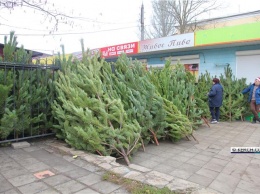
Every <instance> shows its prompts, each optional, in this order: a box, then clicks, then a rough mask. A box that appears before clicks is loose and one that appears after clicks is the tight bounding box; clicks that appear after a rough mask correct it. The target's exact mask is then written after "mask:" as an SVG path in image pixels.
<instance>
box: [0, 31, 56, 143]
mask: <svg viewBox="0 0 260 194" xmlns="http://www.w3.org/2000/svg"><path fill="white" fill-rule="evenodd" d="M0 61H1V62H0V63H1V67H3V68H2V69H1V70H0V93H1V100H0V140H6V139H8V137H10V138H11V139H14V138H19V137H27V136H34V135H40V134H44V133H46V130H48V129H50V128H51V127H52V125H53V124H52V115H51V103H52V102H51V100H53V98H52V96H53V94H54V92H51V90H52V91H53V89H52V88H53V86H52V84H50V83H49V82H50V81H51V79H49V77H50V75H51V71H50V70H47V69H42V68H36V66H33V65H31V64H32V53H31V52H30V53H28V52H27V51H25V49H24V48H23V46H22V47H21V48H19V49H17V39H16V37H15V35H14V32H11V33H10V39H9V40H8V39H7V37H5V44H4V49H3V57H2V58H1V57H0Z"/></svg>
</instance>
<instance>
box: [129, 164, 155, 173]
mask: <svg viewBox="0 0 260 194" xmlns="http://www.w3.org/2000/svg"><path fill="white" fill-rule="evenodd" d="M129 168H131V169H134V170H137V171H140V172H149V171H151V169H149V168H145V167H142V166H139V165H136V164H130V165H129Z"/></svg>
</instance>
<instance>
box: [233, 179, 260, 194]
mask: <svg viewBox="0 0 260 194" xmlns="http://www.w3.org/2000/svg"><path fill="white" fill-rule="evenodd" d="M237 187H238V188H240V189H243V190H246V191H249V192H251V193H260V186H259V185H256V184H253V183H251V182H247V181H244V180H241V181H240V182H239V183H238V185H237Z"/></svg>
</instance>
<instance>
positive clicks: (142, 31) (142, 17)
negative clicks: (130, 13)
mask: <svg viewBox="0 0 260 194" xmlns="http://www.w3.org/2000/svg"><path fill="white" fill-rule="evenodd" d="M141 40H144V4H143V2H142V6H141Z"/></svg>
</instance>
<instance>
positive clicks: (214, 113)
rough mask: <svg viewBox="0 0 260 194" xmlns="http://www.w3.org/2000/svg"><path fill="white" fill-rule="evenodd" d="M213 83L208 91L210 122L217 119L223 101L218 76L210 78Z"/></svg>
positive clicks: (214, 121)
mask: <svg viewBox="0 0 260 194" xmlns="http://www.w3.org/2000/svg"><path fill="white" fill-rule="evenodd" d="M212 82H213V85H212V87H211V89H210V91H209V93H208V100H209V110H210V114H211V117H212V120H211V123H213V124H215V123H218V121H219V116H220V110H219V108H220V107H221V106H222V101H223V87H222V85H221V84H220V83H219V79H218V78H214V79H213V80H212Z"/></svg>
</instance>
